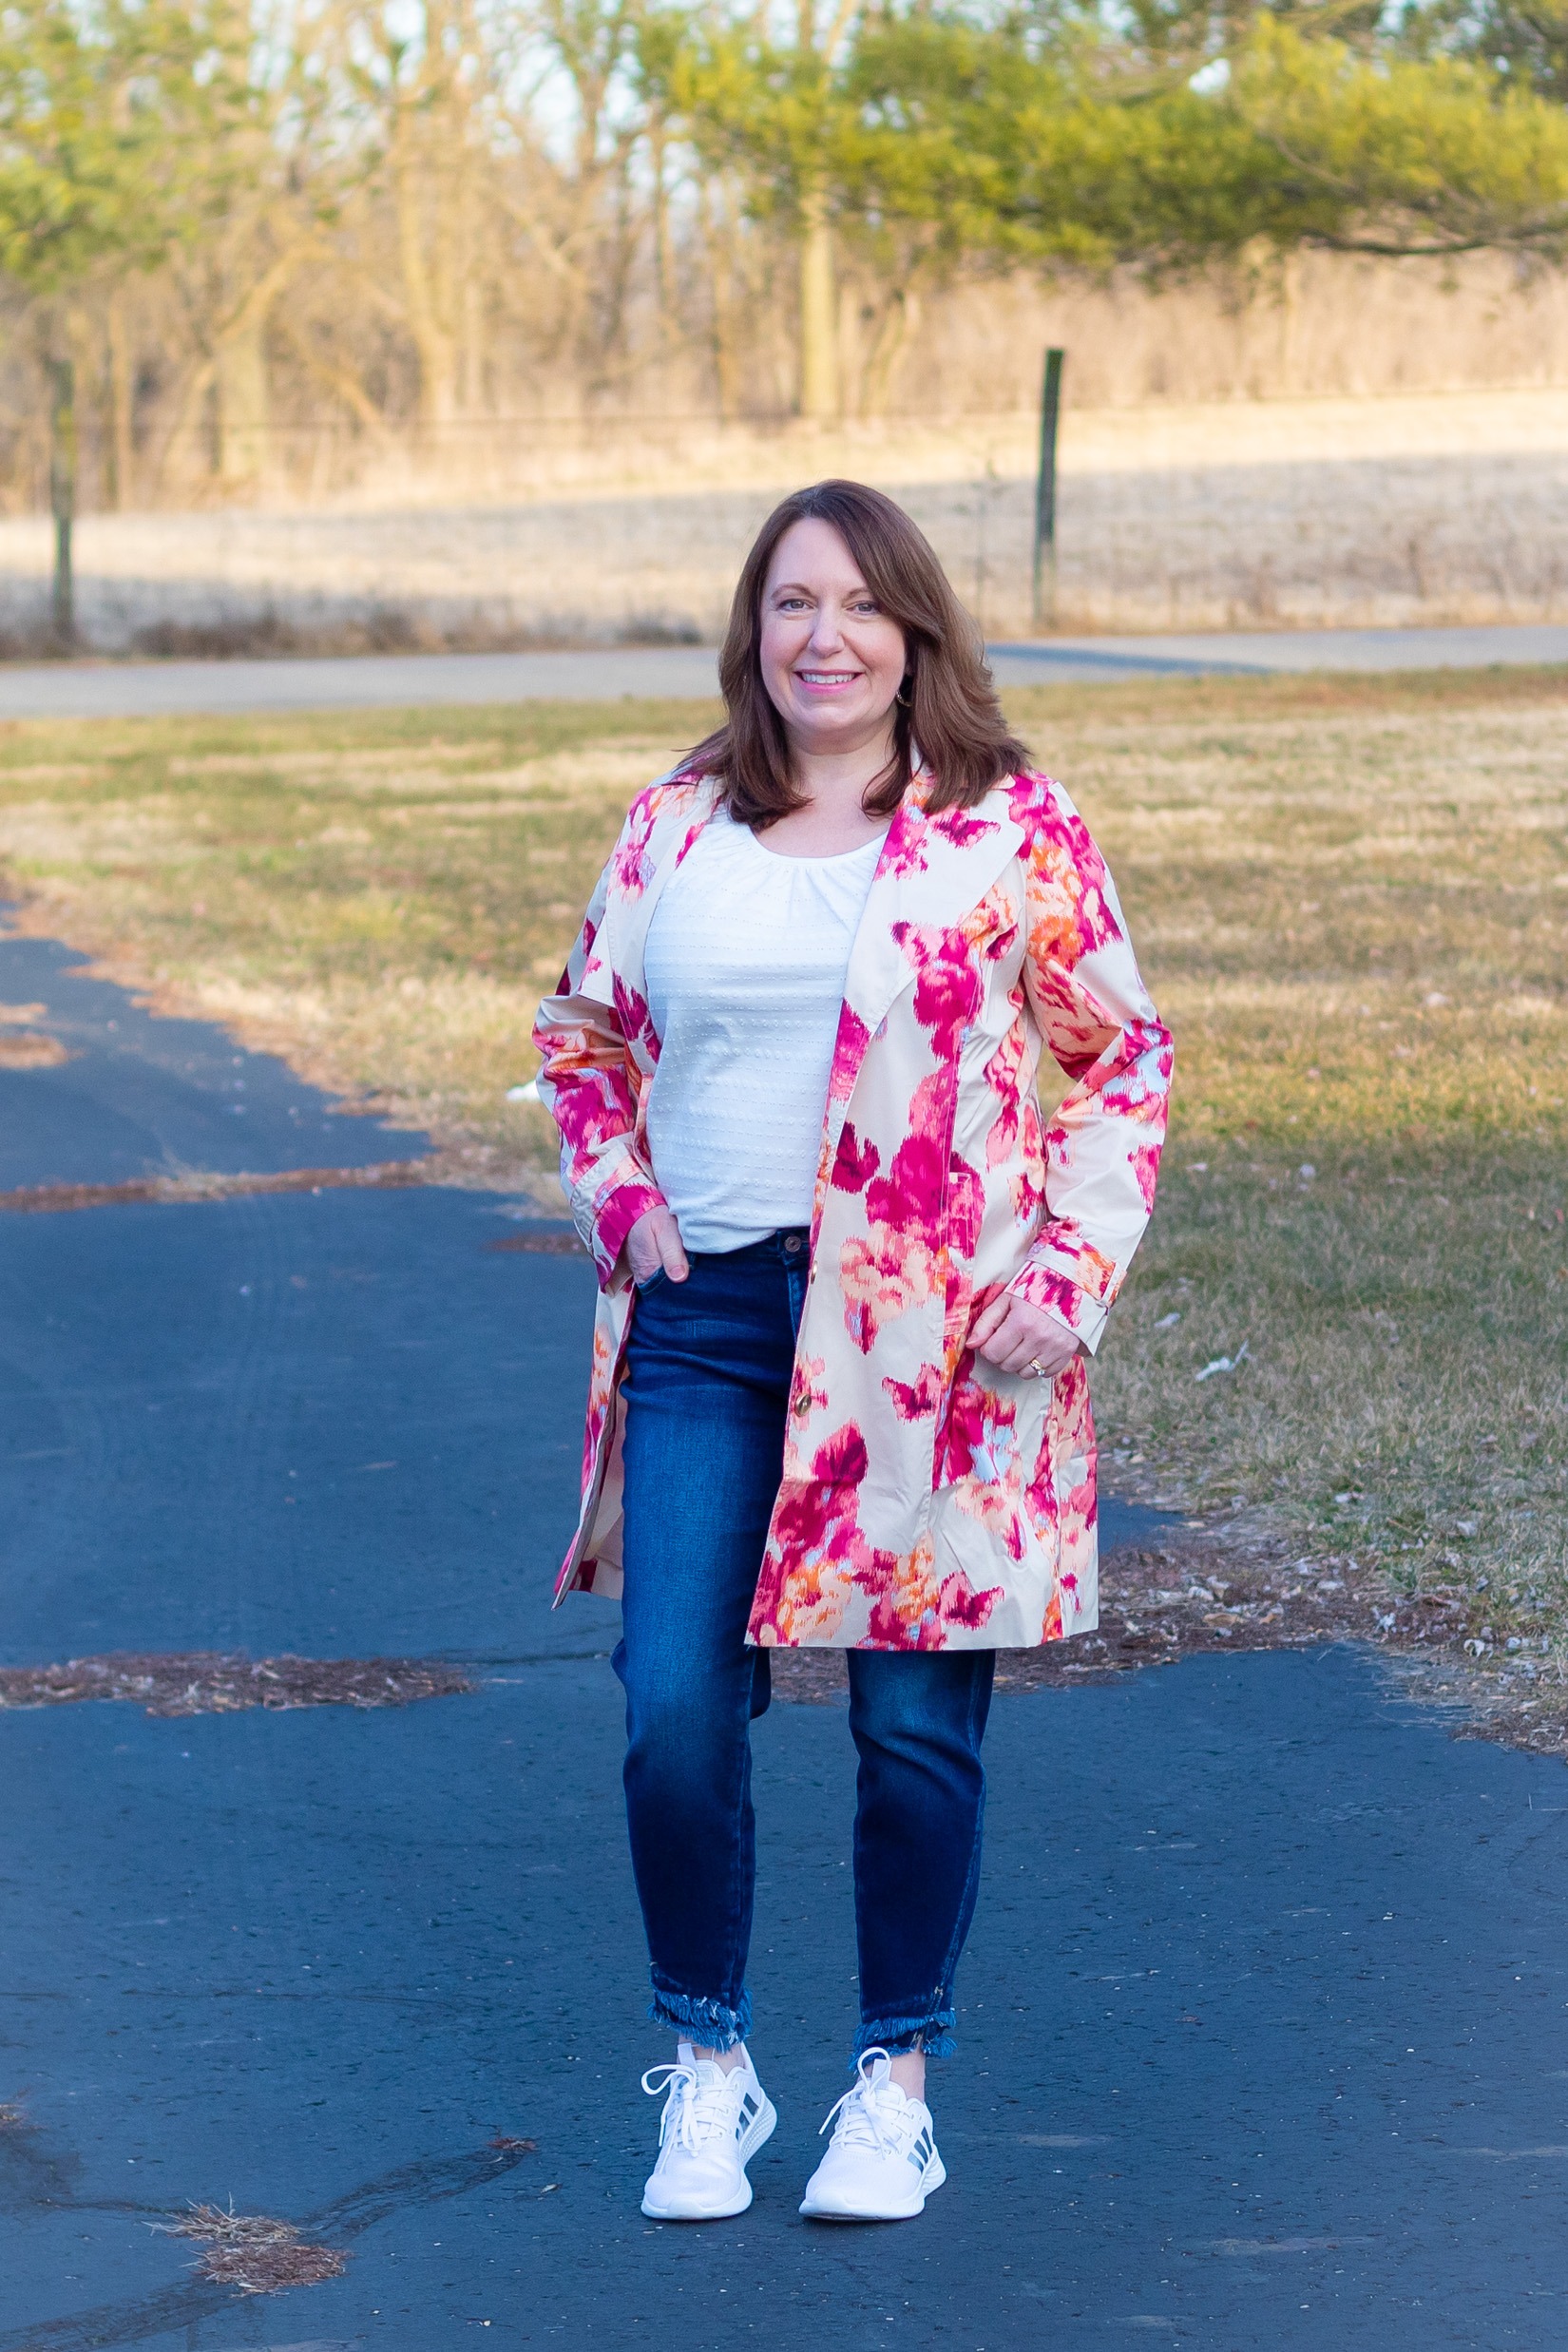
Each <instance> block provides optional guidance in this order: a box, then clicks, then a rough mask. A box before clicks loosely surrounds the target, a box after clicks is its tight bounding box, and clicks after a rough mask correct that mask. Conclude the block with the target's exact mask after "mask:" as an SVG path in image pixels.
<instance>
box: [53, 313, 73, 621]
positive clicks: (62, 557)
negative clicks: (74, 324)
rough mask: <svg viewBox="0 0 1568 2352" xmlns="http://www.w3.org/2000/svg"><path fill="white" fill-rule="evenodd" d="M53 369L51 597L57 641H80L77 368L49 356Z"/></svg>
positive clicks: (66, 360)
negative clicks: (74, 556)
mask: <svg viewBox="0 0 1568 2352" xmlns="http://www.w3.org/2000/svg"><path fill="white" fill-rule="evenodd" d="M48 373H49V511H50V513H51V514H52V515H53V517H54V582H53V588H52V593H51V597H50V608H51V618H52V620H53V623H54V637H55V642H56V644H57V645H58V646H59V647H60V649H61V651H62V652H68V651H69V650H70V648H71V647H73V646H74V645H75V643H76V582H75V578H74V575H73V572H72V568H71V532H72V527H73V526H74V524H75V521H76V367H75V363H74V362H73V361H72V360H70V359H68V358H67V359H51V360H50V361H49V363H48Z"/></svg>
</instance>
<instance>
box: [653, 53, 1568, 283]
mask: <svg viewBox="0 0 1568 2352" xmlns="http://www.w3.org/2000/svg"><path fill="white" fill-rule="evenodd" d="M1345 14H1346V11H1344V10H1319V11H1311V12H1310V15H1311V16H1314V17H1315V16H1322V15H1327V16H1329V21H1330V23H1333V24H1336V25H1337V24H1338V23H1340V22H1341V20H1342V19H1343V18H1344V16H1345ZM656 21H658V20H656ZM664 21H666V22H667V20H664ZM1206 22H1209V23H1212V19H1206ZM1197 37H1198V34H1197V29H1196V27H1195V22H1194V18H1193V15H1192V13H1191V12H1188V11H1185V10H1148V11H1146V15H1145V19H1143V20H1140V21H1139V23H1138V40H1137V41H1136V42H1134V43H1129V42H1127V41H1117V40H1113V39H1111V38H1110V37H1109V36H1107V35H1105V34H1104V33H1102V32H1093V31H1091V30H1090V29H1088V28H1087V27H1085V26H1082V25H1076V26H1075V25H1064V24H1060V23H1059V24H1057V25H1056V26H1054V27H1053V28H1052V29H1051V33H1050V37H1049V38H1045V37H1042V34H1041V31H1040V29H1039V28H1038V27H1037V26H1036V25H1035V24H1033V23H1032V22H1027V21H1024V20H1010V21H1004V22H1003V23H1002V24H1000V25H983V24H980V23H977V22H975V21H973V20H972V19H970V18H967V17H966V16H961V15H956V14H938V13H933V12H929V11H926V10H917V11H913V12H910V13H908V14H905V15H892V14H883V15H879V16H876V17H872V18H870V19H868V20H867V21H866V22H865V23H864V24H863V25H862V26H861V27H860V28H859V29H857V31H856V32H855V34H854V36H853V37H852V39H851V40H850V41H849V42H848V43H847V44H846V46H845V48H844V51H843V53H842V54H841V55H840V56H839V57H837V58H836V59H833V60H832V61H830V60H828V59H825V58H824V57H822V56H821V55H820V54H818V53H816V52H813V51H811V50H802V49H799V48H794V49H788V50H785V49H779V48H773V47H770V46H769V45H768V44H767V43H766V42H764V41H762V40H761V39H759V38H757V37H756V36H755V34H754V33H752V32H750V31H746V30H736V29H721V30H719V31H717V32H713V31H708V30H705V29H702V28H700V27H698V26H695V25H694V26H692V27H691V28H690V29H688V32H687V37H686V39H685V41H684V43H683V44H682V45H681V47H680V48H679V51H678V53H677V54H676V56H675V57H674V59H673V60H672V63H671V66H670V67H669V70H668V73H667V87H668V89H669V91H670V93H671V99H672V104H673V105H674V107H675V109H676V111H677V112H678V114H679V116H680V118H681V119H682V121H683V124H684V125H685V126H686V128H687V129H688V131H689V134H690V136H691V137H692V138H693V140H694V141H695V142H696V143H697V144H698V148H699V150H700V151H701V152H702V154H703V156H704V159H705V160H706V161H708V162H709V163H712V164H714V165H724V166H728V167H731V168H736V169H740V170H742V171H744V172H745V174H746V175H747V179H748V186H749V192H750V197H751V201H752V203H753V205H754V208H755V210H757V211H758V212H759V213H763V214H767V213H776V212H778V211H779V210H781V209H782V210H790V209H793V208H795V207H797V206H798V205H799V203H800V201H801V191H802V189H803V188H804V187H806V186H808V185H810V186H813V187H815V186H820V185H822V184H824V183H825V184H826V185H827V186H828V187H829V188H830V189H831V191H832V204H833V208H834V212H835V216H836V218H837V220H838V221H839V223H840V225H841V227H844V228H846V229H849V230H851V232H855V231H858V232H859V233H861V234H863V235H865V234H870V235H874V234H875V233H877V232H878V231H882V232H887V231H889V230H891V229H894V228H901V229H902V230H903V231H905V232H906V233H907V234H908V235H909V236H912V237H913V238H914V239H916V241H917V242H918V244H919V246H920V249H921V251H922V252H923V253H924V254H925V255H926V256H927V258H929V259H932V260H936V261H945V262H947V263H949V264H954V263H957V262H959V261H961V260H976V259H978V260H981V261H983V262H985V263H988V264H991V265H995V266H1005V265H1018V264H1031V263H1032V264H1037V265H1045V266H1051V265H1056V266H1061V265H1067V266H1077V267H1083V268H1089V269H1108V268H1111V267H1114V266H1116V265H1119V264H1125V263H1133V264H1136V265H1139V266H1142V267H1144V268H1146V269H1151V270H1154V271H1162V270H1182V269H1192V268H1196V267H1201V266H1203V265H1204V264H1205V263H1207V262H1209V261H1212V260H1214V259H1216V258H1225V257H1229V256H1233V255H1235V254H1237V253H1239V252H1241V251H1242V250H1243V249H1244V248H1245V247H1247V246H1249V245H1250V244H1252V242H1253V241H1254V240H1255V239H1267V240H1269V241H1270V242H1271V243H1272V244H1274V245H1276V246H1278V247H1279V248H1281V249H1284V248H1288V247H1290V246H1292V245H1296V244H1301V243H1304V242H1310V243H1315V244H1321V245H1328V246H1335V247H1343V248H1348V249H1352V250H1356V251H1367V252H1380V253H1410V252H1459V251H1465V250H1469V249H1472V248H1475V247H1479V246H1487V245H1490V246H1501V247H1509V248H1514V249H1523V250H1533V251H1539V252H1543V253H1546V254H1549V255H1555V254H1557V253H1558V252H1560V251H1561V250H1562V249H1563V247H1564V244H1565V241H1568V114H1565V113H1564V111H1563V109H1562V108H1560V107H1559V106H1557V105H1553V104H1551V103H1550V102H1549V101H1547V100H1545V99H1543V98H1541V97H1540V96H1539V95H1538V94H1536V93H1535V92H1534V91H1532V90H1529V89H1525V88H1521V87H1520V86H1518V85H1517V83H1516V82H1515V81H1513V80H1511V79H1510V78H1509V77H1508V76H1506V75H1502V74H1500V73H1498V72H1497V71H1496V70H1494V69H1492V68H1490V67H1483V66H1482V65H1479V64H1476V63H1474V62H1471V61H1469V60H1466V59H1462V58H1456V57H1449V56H1436V57H1432V58H1416V57H1411V56H1400V55H1390V54H1384V53H1378V54H1368V53H1367V48H1366V45H1365V41H1364V40H1359V39H1358V40H1348V39H1344V38H1340V37H1337V36H1332V37H1331V36H1329V35H1327V34H1326V33H1325V32H1324V31H1323V29H1321V28H1320V26H1318V25H1317V24H1316V23H1310V24H1309V29H1299V26H1298V25H1297V24H1292V23H1289V22H1285V21H1281V19H1280V17H1278V16H1276V15H1275V14H1272V13H1267V12H1260V13H1258V14H1257V15H1255V16H1254V17H1253V18H1252V22H1251V23H1250V25H1248V26H1246V27H1245V28H1244V29H1242V30H1241V32H1240V34H1239V37H1238V43H1237V46H1236V47H1235V48H1234V50H1233V54H1232V55H1231V56H1230V58H1229V59H1228V60H1227V61H1226V63H1227V65H1228V67H1229V71H1228V74H1226V75H1225V76H1224V77H1223V78H1220V77H1215V81H1216V84H1217V86H1206V85H1205V86H1200V88H1198V89H1195V88H1194V87H1193V86H1192V85H1191V73H1192V68H1193V64H1194V59H1195V42H1196V40H1197ZM1175 67H1180V68H1181V70H1179V71H1178V70H1175V69H1174V68H1175Z"/></svg>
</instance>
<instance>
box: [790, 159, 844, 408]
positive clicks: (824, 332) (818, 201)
mask: <svg viewBox="0 0 1568 2352" xmlns="http://www.w3.org/2000/svg"><path fill="white" fill-rule="evenodd" d="M801 226H802V231H803V234H802V238H801V245H800V413H801V415H802V416H804V417H808V418H809V419H810V420H811V422H812V423H813V424H814V425H832V424H836V423H837V421H838V411H839V388H838V290H837V286H836V283H835V271H834V268H833V232H832V222H831V221H830V220H829V218H828V200H827V198H826V196H825V195H824V194H823V192H822V191H821V190H820V189H817V188H813V189H812V190H810V191H809V192H808V194H807V195H806V197H805V199H804V201H803V202H802V204H801Z"/></svg>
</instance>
